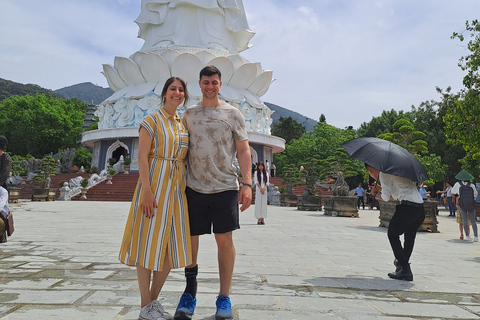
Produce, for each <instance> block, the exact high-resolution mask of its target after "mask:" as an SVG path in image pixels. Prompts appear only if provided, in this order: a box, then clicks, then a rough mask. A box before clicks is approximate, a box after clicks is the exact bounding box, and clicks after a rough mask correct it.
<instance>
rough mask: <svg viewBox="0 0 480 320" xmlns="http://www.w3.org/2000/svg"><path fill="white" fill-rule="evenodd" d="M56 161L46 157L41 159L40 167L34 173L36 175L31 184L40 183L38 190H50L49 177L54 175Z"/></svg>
mask: <svg viewBox="0 0 480 320" xmlns="http://www.w3.org/2000/svg"><path fill="white" fill-rule="evenodd" d="M57 166H58V164H57V161H56V160H55V159H53V157H51V156H46V157H45V158H43V159H42V163H41V164H40V167H39V168H38V170H37V171H36V172H35V173H36V174H37V175H36V176H35V177H34V178H33V180H32V181H31V182H33V183H36V182H39V183H40V188H50V176H52V175H54V174H56V169H57Z"/></svg>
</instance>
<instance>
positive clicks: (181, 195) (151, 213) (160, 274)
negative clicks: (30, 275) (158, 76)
mask: <svg viewBox="0 0 480 320" xmlns="http://www.w3.org/2000/svg"><path fill="white" fill-rule="evenodd" d="M161 97H162V102H163V103H162V104H163V106H162V107H161V108H160V109H159V110H158V111H156V112H153V113H152V114H149V115H147V116H146V117H145V119H144V120H143V122H142V123H141V124H140V129H139V148H138V167H139V174H140V179H139V180H138V182H137V187H136V190H135V194H134V196H133V200H132V204H131V206H130V213H129V216H128V220H127V224H126V226H125V232H124V235H123V240H122V245H121V248H120V254H119V260H120V261H121V262H122V263H124V264H126V265H128V266H135V267H136V268H137V280H138V286H139V288H140V298H141V310H140V316H139V318H138V319H140V320H162V319H171V318H172V316H171V315H170V314H169V313H167V312H165V310H164V309H163V307H162V306H161V305H160V303H159V302H158V300H157V298H158V295H159V293H160V291H161V289H162V287H163V284H164V283H165V280H166V278H167V276H168V273H169V272H170V269H171V268H182V267H185V266H186V265H189V264H190V263H191V261H192V253H191V252H192V246H191V242H190V227H189V220H188V211H187V199H186V195H185V166H184V162H183V160H184V158H185V156H186V154H187V150H188V132H187V130H186V129H185V127H184V125H183V122H182V120H181V119H180V118H179V116H178V115H177V113H176V109H177V107H178V106H179V105H180V104H181V103H182V101H183V102H184V101H186V100H188V93H187V86H186V84H185V82H184V81H183V80H182V79H181V78H178V77H171V78H169V79H168V80H167V81H166V83H165V85H164V87H163V91H162V94H161ZM152 271H153V279H152Z"/></svg>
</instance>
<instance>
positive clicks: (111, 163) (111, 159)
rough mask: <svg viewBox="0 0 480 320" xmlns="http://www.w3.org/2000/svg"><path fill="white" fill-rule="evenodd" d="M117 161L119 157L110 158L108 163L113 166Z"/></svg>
mask: <svg viewBox="0 0 480 320" xmlns="http://www.w3.org/2000/svg"><path fill="white" fill-rule="evenodd" d="M115 163H117V159H115V158H110V159H108V164H109V165H111V166H113V165H114V164H115Z"/></svg>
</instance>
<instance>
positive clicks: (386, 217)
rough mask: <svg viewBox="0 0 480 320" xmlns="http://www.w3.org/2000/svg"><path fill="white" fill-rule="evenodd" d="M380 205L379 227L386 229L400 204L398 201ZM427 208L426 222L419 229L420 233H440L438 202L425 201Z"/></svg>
mask: <svg viewBox="0 0 480 320" xmlns="http://www.w3.org/2000/svg"><path fill="white" fill-rule="evenodd" d="M379 203H380V216H379V217H378V218H379V219H380V225H379V227H386V228H388V225H389V224H390V220H392V217H393V214H394V213H395V208H396V206H397V205H398V204H399V203H400V202H399V201H396V200H390V201H387V202H385V201H379ZM423 205H424V208H425V220H423V223H422V225H421V226H420V227H419V228H418V231H429V232H439V231H438V228H437V224H438V220H437V202H436V201H424V202H423Z"/></svg>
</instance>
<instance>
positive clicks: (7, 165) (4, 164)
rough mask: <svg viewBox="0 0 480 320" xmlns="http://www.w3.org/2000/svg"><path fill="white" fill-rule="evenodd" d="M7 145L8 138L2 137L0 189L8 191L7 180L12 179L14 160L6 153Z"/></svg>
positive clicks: (0, 138) (0, 141)
mask: <svg viewBox="0 0 480 320" xmlns="http://www.w3.org/2000/svg"><path fill="white" fill-rule="evenodd" d="M7 143H8V140H7V138H6V137H5V136H0V187H3V188H5V189H7V179H8V177H10V170H11V169H12V158H10V155H9V154H8V153H6V152H5V150H7Z"/></svg>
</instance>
